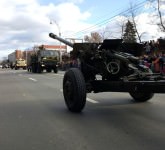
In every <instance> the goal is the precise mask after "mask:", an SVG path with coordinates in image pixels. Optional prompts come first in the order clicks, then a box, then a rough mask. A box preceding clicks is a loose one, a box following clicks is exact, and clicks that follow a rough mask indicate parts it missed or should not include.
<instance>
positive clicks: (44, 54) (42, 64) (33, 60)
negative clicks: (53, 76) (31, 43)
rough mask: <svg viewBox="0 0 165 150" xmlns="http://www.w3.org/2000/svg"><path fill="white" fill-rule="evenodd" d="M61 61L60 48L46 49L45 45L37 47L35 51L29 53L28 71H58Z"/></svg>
mask: <svg viewBox="0 0 165 150" xmlns="http://www.w3.org/2000/svg"><path fill="white" fill-rule="evenodd" d="M59 61H60V52H59V51H58V50H50V49H45V48H43V47H35V49H34V50H33V51H29V52H28V53H27V63H28V71H31V72H33V73H42V72H43V71H44V70H46V72H52V70H53V71H54V73H57V72H58V64H59Z"/></svg>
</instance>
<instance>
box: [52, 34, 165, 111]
mask: <svg viewBox="0 0 165 150" xmlns="http://www.w3.org/2000/svg"><path fill="white" fill-rule="evenodd" d="M49 36H50V37H51V38H53V39H57V40H59V41H61V42H63V43H65V44H67V45H69V46H71V47H73V50H72V51H71V58H73V59H75V60H79V61H78V62H79V65H78V68H70V69H68V70H67V71H66V72H65V74H64V78H63V95H64V99H65V103H66V106H67V108H68V109H69V110H70V111H72V112H81V110H82V109H83V108H84V106H85V104H86V96H87V95H86V93H90V92H94V93H98V92H128V93H129V94H130V96H131V97H132V98H133V99H134V100H135V101H137V102H145V101H148V100H150V99H151V98H152V97H153V96H154V93H165V78H164V76H163V75H162V74H161V73H160V74H154V73H152V72H151V70H150V69H149V68H148V67H146V66H144V65H141V64H140V60H139V59H138V57H135V56H134V55H132V54H129V53H128V52H134V51H136V50H137V51H138V52H139V51H140V50H141V49H140V48H141V46H142V45H141V44H138V43H135V44H132V43H131V44H130V43H123V42H122V40H121V39H106V40H104V41H103V43H74V44H72V43H70V42H68V41H66V40H64V39H62V38H60V37H58V36H57V35H54V34H53V33H50V34H49ZM132 50H134V51H132ZM135 54H137V53H135ZM100 76H101V77H100Z"/></svg>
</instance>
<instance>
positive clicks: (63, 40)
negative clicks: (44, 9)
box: [49, 33, 73, 47]
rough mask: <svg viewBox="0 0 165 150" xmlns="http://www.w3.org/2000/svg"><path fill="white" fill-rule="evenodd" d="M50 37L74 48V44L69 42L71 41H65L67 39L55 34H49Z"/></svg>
mask: <svg viewBox="0 0 165 150" xmlns="http://www.w3.org/2000/svg"><path fill="white" fill-rule="evenodd" d="M49 37H51V38H53V39H56V40H58V41H60V42H62V43H64V44H66V45H68V46H70V47H73V43H71V42H69V41H67V40H65V39H63V38H61V37H59V36H57V35H55V34H54V33H49Z"/></svg>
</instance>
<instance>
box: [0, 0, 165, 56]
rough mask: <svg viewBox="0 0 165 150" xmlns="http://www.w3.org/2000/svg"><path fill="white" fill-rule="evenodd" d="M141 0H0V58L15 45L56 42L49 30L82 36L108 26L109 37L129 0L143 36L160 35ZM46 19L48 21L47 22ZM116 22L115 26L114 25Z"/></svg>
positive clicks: (71, 36)
mask: <svg viewBox="0 0 165 150" xmlns="http://www.w3.org/2000/svg"><path fill="white" fill-rule="evenodd" d="M143 2H145V1H144V0H116V1H114V0H104V1H101V0H0V12H1V13H0V33H1V36H0V59H2V58H4V57H7V56H8V54H9V53H11V52H13V51H14V50H16V49H21V50H25V49H30V48H31V47H33V46H34V45H40V44H57V43H56V41H55V40H53V39H51V38H49V36H48V34H49V33H50V32H53V33H56V34H59V32H60V33H61V35H62V37H64V38H73V37H74V38H83V37H84V35H87V34H90V32H92V31H95V30H96V31H97V30H98V28H100V29H102V28H103V29H105V28H108V29H109V30H110V31H109V32H110V34H112V36H113V37H115V36H116V38H119V37H117V36H118V35H117V34H116V35H114V34H115V32H116V29H118V27H119V23H116V20H119V18H122V17H121V16H122V15H124V14H126V13H128V12H127V11H126V10H128V9H129V7H130V3H133V5H137V6H138V7H139V8H140V10H139V12H138V15H137V17H136V19H137V20H138V29H139V31H140V32H141V33H144V35H143V38H144V39H145V40H146V39H147V40H150V39H152V38H158V37H162V36H164V35H163V34H162V33H161V32H159V31H158V29H157V26H154V25H152V24H151V19H153V18H151V17H150V16H149V15H150V14H151V12H150V14H149V11H148V10H147V7H146V6H147V3H143ZM50 21H51V22H52V24H50ZM117 25H118V27H117Z"/></svg>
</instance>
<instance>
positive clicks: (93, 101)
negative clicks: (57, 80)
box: [60, 89, 99, 104]
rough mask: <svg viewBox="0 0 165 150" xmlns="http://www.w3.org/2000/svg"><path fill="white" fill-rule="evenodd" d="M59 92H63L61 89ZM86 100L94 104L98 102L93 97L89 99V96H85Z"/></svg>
mask: <svg viewBox="0 0 165 150" xmlns="http://www.w3.org/2000/svg"><path fill="white" fill-rule="evenodd" d="M60 92H63V89H60ZM86 100H87V101H88V102H91V103H94V104H97V103H99V102H98V101H96V100H93V99H91V98H88V97H87V99H86Z"/></svg>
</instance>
